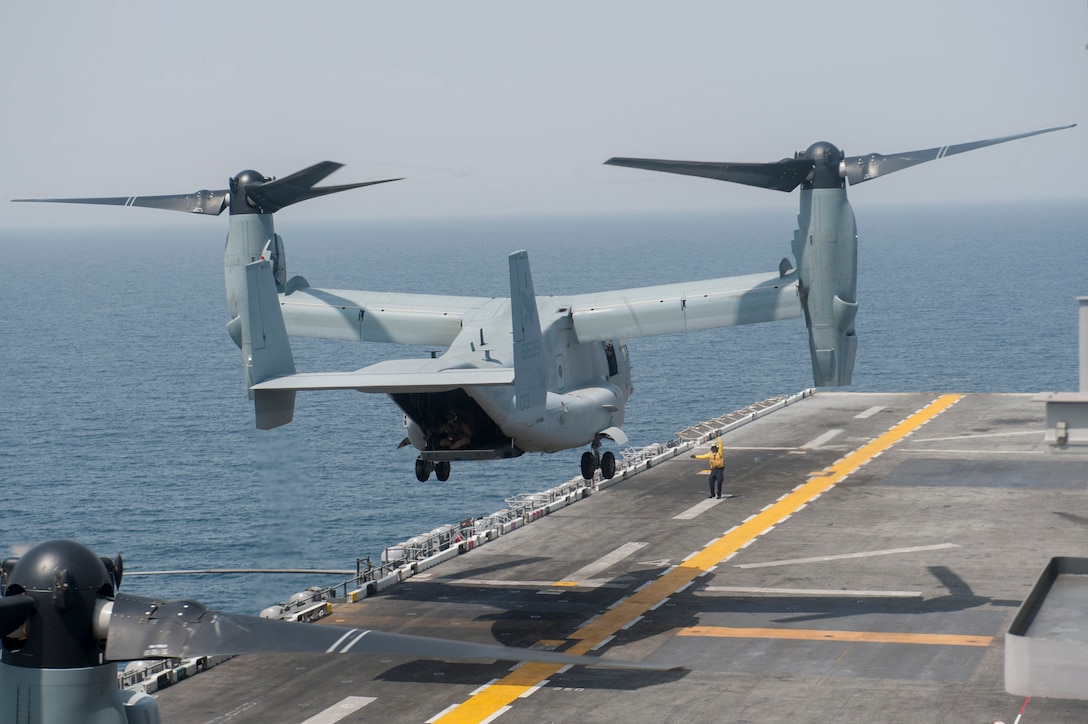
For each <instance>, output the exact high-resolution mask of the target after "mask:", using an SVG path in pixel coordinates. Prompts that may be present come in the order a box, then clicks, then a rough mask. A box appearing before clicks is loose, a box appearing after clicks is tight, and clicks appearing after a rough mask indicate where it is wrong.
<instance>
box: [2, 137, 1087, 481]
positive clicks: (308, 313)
mask: <svg viewBox="0 0 1088 724" xmlns="http://www.w3.org/2000/svg"><path fill="white" fill-rule="evenodd" d="M1070 127H1072V126H1058V127H1053V128H1046V129H1042V130H1037V131H1031V132H1027V133H1020V134H1016V135H1011V136H1004V137H1001V138H991V139H987V140H982V141H975V142H972V143H963V144H959V145H954V146H941V147H938V148H930V149H925V150H921V151H911V152H908V153H897V154H891V155H881V154H876V153H873V154H867V155H864V156H845V155H844V154H843V152H842V151H840V150H839V149H838V148H836V147H835V146H834V145H832V144H830V143H826V142H820V143H815V144H813V145H812V146H810V147H809V148H808V150H806V151H803V152H799V153H797V154H795V155H794V157H793V158H787V159H783V160H781V161H775V162H771V163H703V162H690V161H664V160H654V159H644V158H612V159H609V160H608V161H606V163H608V164H612V165H616V166H629V167H633V168H640V169H649V170H653V171H666V172H670V173H678V174H685V175H691V176H703V177H707V178H712V179H717V180H720V181H732V182H735V183H741V184H747V185H750V186H760V187H763V188H768V189H774V190H777V191H785V192H789V191H792V190H794V189H795V188H797V187H798V186H800V187H801V192H800V212H799V213H798V216H797V230H796V231H795V232H794V236H793V244H792V247H793V249H792V250H793V255H794V260H795V261H794V262H790V261H789V260H788V259H783V260H782V262H781V263H780V264H779V266H778V269H777V270H775V271H773V272H770V273H766V274H752V275H747V276H735V277H724V278H719V279H708V280H705V281H693V282H683V283H678V284H665V285H659V286H649V287H640V288H634V289H620V290H615V291H607V292H594V293H587V294H571V295H567V296H540V297H538V296H537V295H536V291H535V289H534V286H533V280H532V277H531V275H530V272H529V257H528V255H527V253H526V252H524V251H519V252H516V253H514V254H511V255H510V257H509V264H510V298H509V299H501V298H490V297H461V296H441V295H434V294H407V293H396V292H365V291H353V290H342V289H316V288H313V287H311V286H310V285H309V283H308V282H307V281H306V280H305V279H303V278H301V277H294V278H292V279H288V278H287V273H286V262H285V255H284V247H283V240H282V239H281V238H280V236H279V235H278V234H276V232H275V229H274V227H273V221H272V216H273V214H274V213H275V212H276V211H279V210H280V209H282V208H284V207H286V206H289V205H290V204H294V203H297V202H299V201H304V200H306V199H311V198H315V197H317V196H323V195H326V194H331V193H336V192H339V191H345V190H347V189H353V188H359V187H361V186H367V185H372V184H378V183H385V182H386V181H394V180H398V179H386V180H385V181H372V182H363V183H353V184H346V185H341V186H325V187H316V186H315V185H316V184H317V183H319V182H320V181H321V180H323V179H324V178H326V177H327V176H328V175H329V174H331V173H333V172H334V171H335V170H336V169H338V168H340V165H339V164H336V163H332V162H324V163H319V164H317V165H315V166H311V167H310V168H307V169H304V170H302V171H299V172H298V173H295V174H292V175H290V176H287V177H284V178H281V179H275V178H266V177H265V176H263V175H261V174H260V173H257V172H256V171H242V172H241V173H239V174H238V175H237V176H235V177H234V178H232V179H231V180H230V187H229V189H224V190H219V191H198V192H196V193H193V194H185V195H170V196H136V197H113V198H78V199H20V200H24V201H54V202H66V203H83V204H109V205H118V206H120V205H123V206H143V207H150V208H158V209H168V210H173V211H187V212H190V213H197V214H213V215H218V214H220V213H222V211H223V210H224V209H228V208H229V210H230V226H229V231H228V232H227V244H226V254H225V257H224V268H225V276H226V288H227V304H228V307H229V309H230V314H231V317H232V319H231V321H230V322H229V323H228V324H227V329H228V331H229V333H230V336H231V337H232V338H233V339H234V341H235V343H237V344H238V346H239V347H240V348H241V350H242V363H243V366H244V368H245V376H246V384H247V389H248V390H249V395H250V397H251V398H252V399H253V402H254V407H255V411H256V420H257V427H258V428H261V429H269V428H273V427H277V426H279V425H284V424H286V423H288V422H290V421H291V419H292V417H293V415H294V404H295V393H296V392H297V391H299V390H334V389H345V390H358V391H360V392H381V393H385V394H387V395H389V396H390V397H391V398H392V399H393V401H394V402H395V403H396V404H397V405H398V406H399V407H400V408H401V409H402V410H403V411H404V414H405V425H406V427H407V433H408V435H407V438H406V441H405V443H402V445H403V444H406V443H407V442H410V443H411V444H412V445H414V446H415V447H416V448H417V449H418V450H419V451H420V452H419V457H418V459H417V460H416V463H415V471H416V477H417V478H418V479H419V480H420V481H424V480H427V479H428V478H429V477H430V474H431V473H432V472H434V473H435V474H436V476H437V477H438V479H439V480H447V479H448V478H449V475H450V463H451V462H452V461H457V460H486V459H496V458H509V457H516V456H519V455H521V454H522V453H525V452H557V451H559V450H566V449H569V448H577V447H581V446H583V445H589V446H591V449H592V451H586V452H585V453H583V455H582V460H581V472H582V475H583V476H584V477H585V478H587V479H590V478H592V477H593V476H594V474H595V473H596V472H597V471H598V470H599V471H600V473H601V475H602V476H603V477H604V478H611V477H612V476H613V475H614V474H615V470H616V458H615V455H614V454H613V453H612V452H610V451H609V452H605V453H604V454H603V455H602V454H601V453H600V447H601V441H602V440H603V439H606V438H607V439H610V440H612V441H614V442H615V443H617V444H619V445H623V444H625V443H626V442H627V435H626V434H624V432H623V422H624V411H625V406H626V403H627V399H628V397H629V396H630V394H631V368H630V363H629V359H628V351H627V345H626V342H625V340H626V339H629V338H632V337H641V336H650V335H658V334H670V333H675V332H689V331H694V330H702V329H711V328H716V327H728V326H733V325H739V324H753V323H756V322H773V321H778V320H784V319H789V318H794V317H799V316H802V315H803V316H804V318H805V324H806V326H807V327H808V330H809V350H810V353H811V357H812V372H813V379H814V382H815V384H816V386H819V387H823V386H839V385H848V384H850V379H851V374H852V371H853V366H854V355H855V351H856V349H857V337H856V335H855V332H854V317H855V315H856V314H857V309H858V302H857V256H856V252H857V227H856V225H855V222H854V212H853V210H852V208H851V207H850V203H849V201H848V200H847V197H846V186H847V181H849V183H850V184H858V183H861V182H863V181H868V180H870V179H874V178H876V177H878V176H883V175H886V174H889V173H892V172H894V171H899V170H901V169H904V168H907V167H909V166H913V165H916V164H919V163H924V162H926V161H933V160H936V159H939V158H944V157H945V156H951V155H954V154H957V153H963V152H965V151H972V150H975V149H978V148H983V147H985V146H991V145H994V144H998V143H1004V142H1006V141H1012V140H1016V139H1019V138H1027V137H1029V136H1034V135H1038V134H1041V133H1049V132H1051V131H1057V130H1061V129H1064V128H1070ZM290 336H300V337H317V338H325V339H338V340H347V341H353V342H397V343H404V344H416V345H427V346H429V347H445V348H447V349H446V351H445V353H443V354H442V355H440V356H433V357H431V358H423V359H401V360H393V361H386V362H380V363H377V364H374V365H370V366H368V367H364V368H362V369H359V370H356V371H354V372H317V373H298V372H296V370H295V364H294V360H293V357H292V353H291V346H290V344H289V341H288V338H289V337H290Z"/></svg>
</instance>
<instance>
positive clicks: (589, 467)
mask: <svg viewBox="0 0 1088 724" xmlns="http://www.w3.org/2000/svg"><path fill="white" fill-rule="evenodd" d="M595 472H597V461H596V459H594V457H593V453H591V452H589V451H588V450H587V451H586V452H584V453H582V477H583V478H585V479H586V480H593V473H595Z"/></svg>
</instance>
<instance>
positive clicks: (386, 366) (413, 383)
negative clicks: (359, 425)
mask: <svg viewBox="0 0 1088 724" xmlns="http://www.w3.org/2000/svg"><path fill="white" fill-rule="evenodd" d="M440 362H441V359H437V360H432V359H421V360H412V359H406V360H390V361H387V362H379V363H377V364H373V365H370V366H369V367H364V368H362V369H360V370H356V371H355V372H310V373H303V374H294V375H283V376H281V377H275V378H273V379H270V380H266V381H264V382H260V383H258V384H255V385H253V389H254V390H358V391H359V392H384V393H387V394H392V393H397V392H444V391H446V390H453V389H456V388H458V387H474V386H486V385H512V384H514V368H513V367H499V366H497V365H496V366H495V367H451V368H446V369H440V368H436V366H435V365H436V363H440Z"/></svg>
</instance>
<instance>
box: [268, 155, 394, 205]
mask: <svg viewBox="0 0 1088 724" xmlns="http://www.w3.org/2000/svg"><path fill="white" fill-rule="evenodd" d="M341 166H343V164H341V163H335V162H333V161H322V162H321V163H317V164H314V165H313V166H310V167H309V168H304V169H303V170H301V171H297V172H295V173H293V174H291V175H290V176H284V177H283V178H278V179H271V180H269V181H265V182H263V183H260V184H250V185H249V186H247V187H246V194H247V195H248V196H249V198H250V199H251V200H253V201H254V202H255V203H256V204H257V205H258V206H259V207H260V208H261V211H264V212H265V213H269V214H272V213H275V212H277V211H279V210H280V209H282V208H284V207H285V206H290V205H291V204H295V203H298V202H299V201H306V200H308V199H313V198H317V197H318V196H325V195H327V194H335V193H338V192H340V191H347V190H348V189H357V188H362V187H363V186H373V185H374V184H384V183H389V182H390V181H400V180H401V179H399V178H387V179H382V180H381V181H363V182H362V183H354V184H341V185H339V186H323V187H321V188H314V184H316V183H318V182H319V181H321V180H322V179H324V178H325V177H326V176H328V175H329V174H331V173H332V172H334V171H336V170H337V169H338V168H340V167H341Z"/></svg>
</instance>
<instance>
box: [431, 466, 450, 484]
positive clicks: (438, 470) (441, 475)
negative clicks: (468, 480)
mask: <svg viewBox="0 0 1088 724" xmlns="http://www.w3.org/2000/svg"><path fill="white" fill-rule="evenodd" d="M434 476H435V477H436V478H438V480H439V481H440V482H443V483H444V482H446V481H447V480H449V479H450V463H449V461H448V460H443V461H442V462H438V463H435V464H434Z"/></svg>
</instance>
